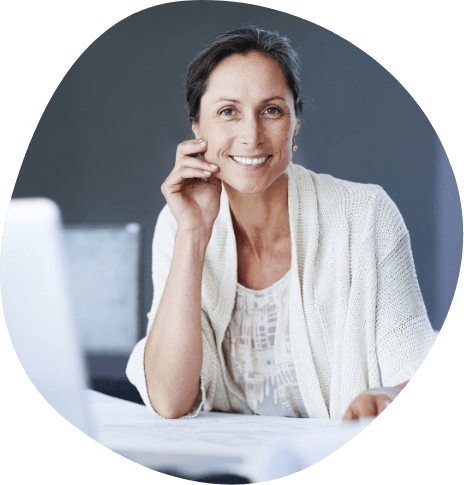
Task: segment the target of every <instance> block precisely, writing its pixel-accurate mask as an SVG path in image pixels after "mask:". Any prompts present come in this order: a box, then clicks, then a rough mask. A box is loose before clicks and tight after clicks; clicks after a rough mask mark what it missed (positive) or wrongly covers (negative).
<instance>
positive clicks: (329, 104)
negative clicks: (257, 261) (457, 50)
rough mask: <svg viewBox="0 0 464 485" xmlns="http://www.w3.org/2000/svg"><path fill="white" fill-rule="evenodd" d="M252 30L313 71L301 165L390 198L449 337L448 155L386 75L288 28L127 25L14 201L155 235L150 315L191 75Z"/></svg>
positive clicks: (188, 12)
mask: <svg viewBox="0 0 464 485" xmlns="http://www.w3.org/2000/svg"><path fill="white" fill-rule="evenodd" d="M247 23H253V24H255V25H258V26H260V27H262V28H265V29H269V30H277V31H279V32H280V33H282V34H286V35H288V37H289V38H290V40H291V42H292V45H293V47H294V48H296V49H297V52H298V53H299V55H300V57H301V61H302V87H303V93H304V94H305V95H306V97H307V99H308V101H309V102H308V104H307V105H306V108H305V112H304V116H303V120H302V128H301V129H300V133H299V135H298V138H297V145H298V147H299V150H298V152H297V153H296V157H295V158H294V162H295V163H299V164H301V165H304V166H305V167H307V168H310V169H311V170H314V171H315V172H323V173H330V174H332V175H334V176H336V177H339V178H343V179H347V180H353V181H358V182H370V183H376V184H379V185H381V186H383V187H384V189H385V190H386V191H387V193H388V194H389V195H390V196H391V197H392V199H393V200H394V201H395V202H396V204H397V205H398V207H399V209H400V211H401V213H402V214H403V217H404V219H405V221H406V224H407V226H408V228H409V230H410V233H411V241H412V248H413V254H414V258H415V263H416V269H417V273H418V278H419V283H420V286H421V289H422V293H423V296H424V300H425V302H426V306H427V309H428V312H429V317H430V319H431V321H432V324H433V326H434V327H435V328H437V329H438V328H441V326H442V324H443V321H444V319H445V316H446V314H447V311H448V309H449V305H450V303H451V300H452V297H453V294H454V289H455V286H456V282H457V277H458V273H459V267H460V261H461V252H462V217H461V207H460V202H459V195H458V191H457V186H456V182H455V179H454V176H453V173H452V171H451V167H450V165H449V162H448V159H447V157H446V154H445V152H444V150H443V147H442V146H441V144H440V141H439V140H438V138H437V136H436V134H435V132H434V130H433V127H432V126H431V124H430V123H429V121H428V119H427V117H426V116H425V115H424V113H423V112H422V111H421V109H420V108H419V106H418V105H417V104H416V103H415V101H414V100H413V99H412V98H411V96H410V95H409V94H408V93H407V92H406V91H405V90H404V89H403V88H402V86H401V85H400V84H399V83H398V82H397V81H396V80H395V79H394V78H393V77H392V76H391V75H390V74H389V73H388V72H387V71H385V70H384V69H383V68H382V67H381V66H380V65H379V64H377V62H375V61H374V60H373V59H371V58H370V57H369V56H367V55H366V54H365V53H363V52H362V51H360V50H359V49H357V48H356V47H354V46H353V45H351V44H350V43H349V42H347V41H345V40H343V39H342V38H340V37H338V36H337V35H335V34H333V33H331V32H330V31H327V30H325V29H323V28H321V27H318V26H317V25H314V24H311V23H309V22H307V21H305V20H302V19H299V18H296V17H293V16H290V15H286V14H282V13H280V12H276V11H273V10H269V9H264V8H261V7H256V6H250V5H244V4H234V3H228V2H179V3H175V4H167V5H161V6H157V7H154V8H151V9H147V10H145V11H142V12H140V13H137V14H135V15H132V16H131V17H128V18H127V19H125V20H123V21H122V22H120V23H118V24H117V25H115V26H114V27H112V28H111V29H110V30H108V31H107V32H105V33H104V34H103V35H102V36H101V37H99V38H98V39H97V40H96V41H95V42H94V43H93V44H92V45H91V46H90V47H89V48H88V49H87V50H86V51H85V52H84V53H83V54H82V56H81V57H80V58H79V59H78V60H77V61H76V63H75V64H74V65H73V66H72V68H71V69H70V70H69V72H68V73H67V74H66V76H65V77H64V79H63V81H62V82H61V84H60V85H59V86H58V88H57V90H56V92H55V94H54V96H53V97H52V99H51V101H50V103H49V105H48V106H47V108H46V110H45V112H44V114H43V116H42V118H41V120H40V122H39V124H38V127H37V130H36V132H35V134H34V137H33V139H32V141H31V144H30V146H29V149H28V151H27V154H26V157H25V160H24V163H23V166H22V168H21V171H20V174H19V177H18V181H17V184H16V187H15V190H14V193H13V196H14V197H31V196H45V197H49V198H51V199H53V200H55V201H56V202H57V203H58V204H59V205H60V207H61V209H62V212H63V217H64V221H65V222H66V223H102V222H104V223H112V222H115V223H126V222H140V223H142V224H144V226H145V228H146V235H147V244H146V251H145V258H146V275H145V282H146V291H145V302H144V306H145V309H146V311H148V309H149V306H150V303H151V296H152V287H151V275H150V266H151V262H150V260H151V256H150V239H151V236H152V233H153V229H154V225H155V222H156V218H157V215H158V213H159V211H160V210H161V208H162V207H163V205H164V203H165V201H164V198H163V196H162V194H161V192H160V186H161V184H162V182H163V180H164V179H165V178H166V177H167V175H168V174H169V172H170V171H171V169H172V165H173V163H174V154H175V148H176V145H177V144H178V143H180V142H181V141H183V140H184V139H186V138H191V137H192V134H191V131H190V127H189V123H188V119H187V115H186V109H185V98H184V84H183V83H184V79H185V73H186V67H187V65H188V63H189V61H190V60H191V59H192V58H193V56H194V55H195V54H196V52H197V51H198V50H199V49H200V48H201V47H202V46H203V44H204V43H205V42H207V41H209V40H211V39H213V38H214V37H215V36H216V35H218V34H220V33H222V32H224V31H226V30H229V29H233V28H237V27H239V26H242V25H244V24H247ZM83 28H85V27H83ZM436 94H437V93H435V94H434V95H436Z"/></svg>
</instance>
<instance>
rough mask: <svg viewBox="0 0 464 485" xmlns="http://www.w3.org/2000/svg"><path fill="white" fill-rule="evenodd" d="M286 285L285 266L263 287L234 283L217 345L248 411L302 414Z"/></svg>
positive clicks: (297, 415) (302, 405) (267, 413)
mask: <svg viewBox="0 0 464 485" xmlns="http://www.w3.org/2000/svg"><path fill="white" fill-rule="evenodd" d="M289 286H290V271H289V272H288V273H287V274H286V275H285V276H284V277H283V278H282V279H280V280H279V281H277V282H276V283H274V284H273V285H271V286H270V287H268V288H266V289H264V290H251V289H249V288H245V287H244V286H242V285H241V284H240V283H237V294H236V300H235V307H234V310H233V312H232V318H231V322H230V324H229V326H228V327H227V330H226V334H225V335H224V340H223V343H222V346H223V352H224V359H225V362H226V365H227V369H228V372H229V374H230V375H231V376H232V378H233V380H234V381H235V382H236V383H237V384H238V385H239V387H240V388H241V389H242V391H243V393H244V395H245V398H246V403H247V404H248V406H249V407H250V408H251V410H252V411H253V412H255V413H257V414H264V415H268V416H288V417H308V415H307V413H306V409H305V407H304V404H303V400H302V398H301V394H300V388H299V386H298V382H297V378H296V373H295V366H294V365H293V359H292V354H291V348H290V333H289V318H288V295H289Z"/></svg>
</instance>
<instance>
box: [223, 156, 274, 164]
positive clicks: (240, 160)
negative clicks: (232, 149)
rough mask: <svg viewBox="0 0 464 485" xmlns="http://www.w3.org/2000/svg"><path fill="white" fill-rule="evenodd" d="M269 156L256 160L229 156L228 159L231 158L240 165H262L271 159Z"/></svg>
mask: <svg viewBox="0 0 464 485" xmlns="http://www.w3.org/2000/svg"><path fill="white" fill-rule="evenodd" d="M271 156H272V155H265V156H262V157H256V158H249V157H237V156H231V157H230V158H232V159H233V160H234V161H236V162H237V163H239V164H240V165H262V164H263V163H264V162H267V161H268V160H269V159H270V158H271Z"/></svg>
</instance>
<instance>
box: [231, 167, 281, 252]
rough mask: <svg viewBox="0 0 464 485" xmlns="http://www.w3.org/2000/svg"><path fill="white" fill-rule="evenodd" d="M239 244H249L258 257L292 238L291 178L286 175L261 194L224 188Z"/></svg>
mask: <svg viewBox="0 0 464 485" xmlns="http://www.w3.org/2000/svg"><path fill="white" fill-rule="evenodd" d="M224 188H225V190H226V192H227V197H228V199H229V205H230V210H231V215H232V222H233V225H234V231H235V236H236V239H237V245H239V246H240V245H246V246H248V247H249V249H251V250H252V252H253V253H255V254H256V256H258V257H259V256H260V254H261V253H262V252H265V251H267V250H268V249H270V248H272V247H273V246H274V245H275V244H276V243H278V242H279V241H281V240H282V239H285V238H288V237H290V224H289V216H288V176H287V175H286V174H284V175H282V176H281V177H280V178H279V179H278V180H276V182H274V184H272V186H271V187H269V188H268V189H267V190H266V191H265V192H264V193H260V194H242V193H240V192H237V191H236V190H234V189H233V188H232V187H230V186H228V185H224Z"/></svg>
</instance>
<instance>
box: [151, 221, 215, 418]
mask: <svg viewBox="0 0 464 485" xmlns="http://www.w3.org/2000/svg"><path fill="white" fill-rule="evenodd" d="M210 236H211V234H205V233H203V232H201V231H182V230H178V231H177V234H176V238H175V243H174V251H173V257H172V263H171V269H170V272H169V276H168V279H167V281H166V286H165V289H164V293H163V296H162V298H161V301H160V304H159V307H158V311H157V314H156V317H155V320H154V323H153V326H152V329H151V331H150V334H149V336H148V339H147V343H146V347H145V375H146V380H147V387H148V395H149V397H150V401H151V403H152V405H153V407H154V408H155V410H156V411H157V412H158V413H159V414H161V415H162V416H163V417H166V418H177V417H180V416H182V415H184V414H185V413H186V412H188V410H189V409H190V408H191V406H192V404H193V402H194V400H195V398H196V397H197V395H198V390H199V385H200V373H201V365H202V360H203V352H202V341H201V279H202V273H203V265H204V261H205V254H206V247H207V244H208V241H209V238H210Z"/></svg>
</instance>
